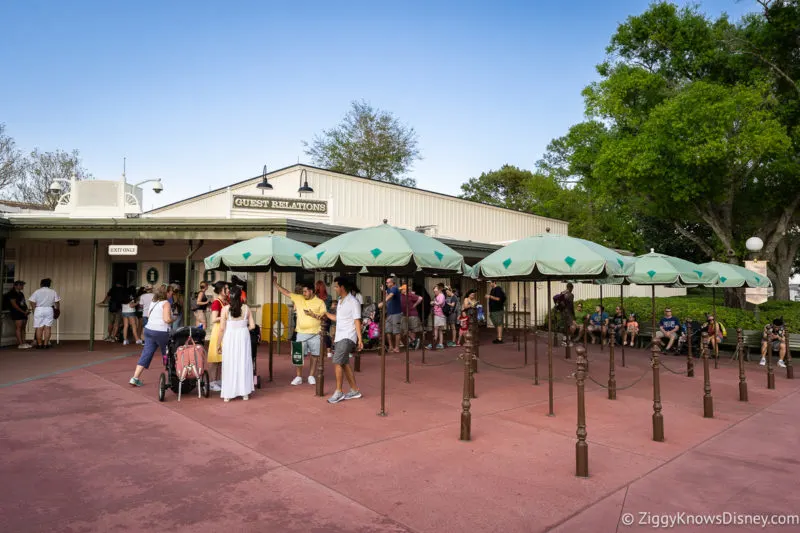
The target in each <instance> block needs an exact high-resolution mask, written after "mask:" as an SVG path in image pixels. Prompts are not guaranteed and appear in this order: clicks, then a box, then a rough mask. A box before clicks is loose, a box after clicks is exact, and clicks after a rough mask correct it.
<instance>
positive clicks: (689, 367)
mask: <svg viewBox="0 0 800 533" xmlns="http://www.w3.org/2000/svg"><path fill="white" fill-rule="evenodd" d="M692 335H693V331H692V323H691V322H689V323H688V324H686V336H687V337H688V341H689V343H688V344H687V346H686V376H687V377H690V378H693V377H694V356H693V354H692Z"/></svg>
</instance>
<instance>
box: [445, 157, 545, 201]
mask: <svg viewBox="0 0 800 533" xmlns="http://www.w3.org/2000/svg"><path fill="white" fill-rule="evenodd" d="M533 179H534V175H533V173H532V172H530V171H529V170H522V169H520V168H517V167H515V166H512V165H503V166H502V167H500V170H490V171H489V172H483V173H482V174H481V175H480V176H478V177H477V178H470V179H469V180H468V181H467V182H466V183H464V184H462V185H461V195H460V196H461V198H465V199H467V200H472V201H473V202H481V203H483V204H489V205H496V206H500V207H506V208H508V209H514V210H516V211H525V212H533V211H534V209H533V207H534V204H535V201H536V200H535V199H534V198H532V197H531V195H530V194H529V189H528V188H529V186H530V183H531V181H532V180H533Z"/></svg>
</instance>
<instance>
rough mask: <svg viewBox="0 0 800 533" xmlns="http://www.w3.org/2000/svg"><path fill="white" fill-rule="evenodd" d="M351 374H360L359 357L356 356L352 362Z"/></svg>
mask: <svg viewBox="0 0 800 533" xmlns="http://www.w3.org/2000/svg"><path fill="white" fill-rule="evenodd" d="M353 372H361V356H360V355H356V356H355V361H354V362H353Z"/></svg>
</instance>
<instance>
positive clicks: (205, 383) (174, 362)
mask: <svg viewBox="0 0 800 533" xmlns="http://www.w3.org/2000/svg"><path fill="white" fill-rule="evenodd" d="M205 338H206V330H204V329H202V328H191V327H182V328H180V329H178V330H176V331H175V332H173V333H171V334H170V338H169V344H168V345H167V355H165V356H164V370H165V371H164V372H162V373H161V376H160V377H159V378H158V401H160V402H163V401H164V399H165V396H166V392H167V389H172V392H174V393H175V394H177V395H178V401H180V400H181V393H182V392H192V391H193V390H194V388H195V387H198V390H197V397H198V398H199V397H201V396H204V397H206V398H208V395H209V393H210V389H209V379H208V371H207V370H206V369H205V366H206V361H205V350H204V349H203V343H204V342H205ZM179 360H180V364H181V365H182V366H183V368H180V369H179V368H178V365H179ZM179 372H180V375H179ZM181 378H183V379H181ZM198 385H199V386H198Z"/></svg>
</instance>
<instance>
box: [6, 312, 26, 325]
mask: <svg viewBox="0 0 800 533" xmlns="http://www.w3.org/2000/svg"><path fill="white" fill-rule="evenodd" d="M9 314H10V315H11V320H13V321H14V322H19V321H20V320H28V315H26V314H25V313H20V312H19V311H17V310H16V309H12V310H11V311H9Z"/></svg>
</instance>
